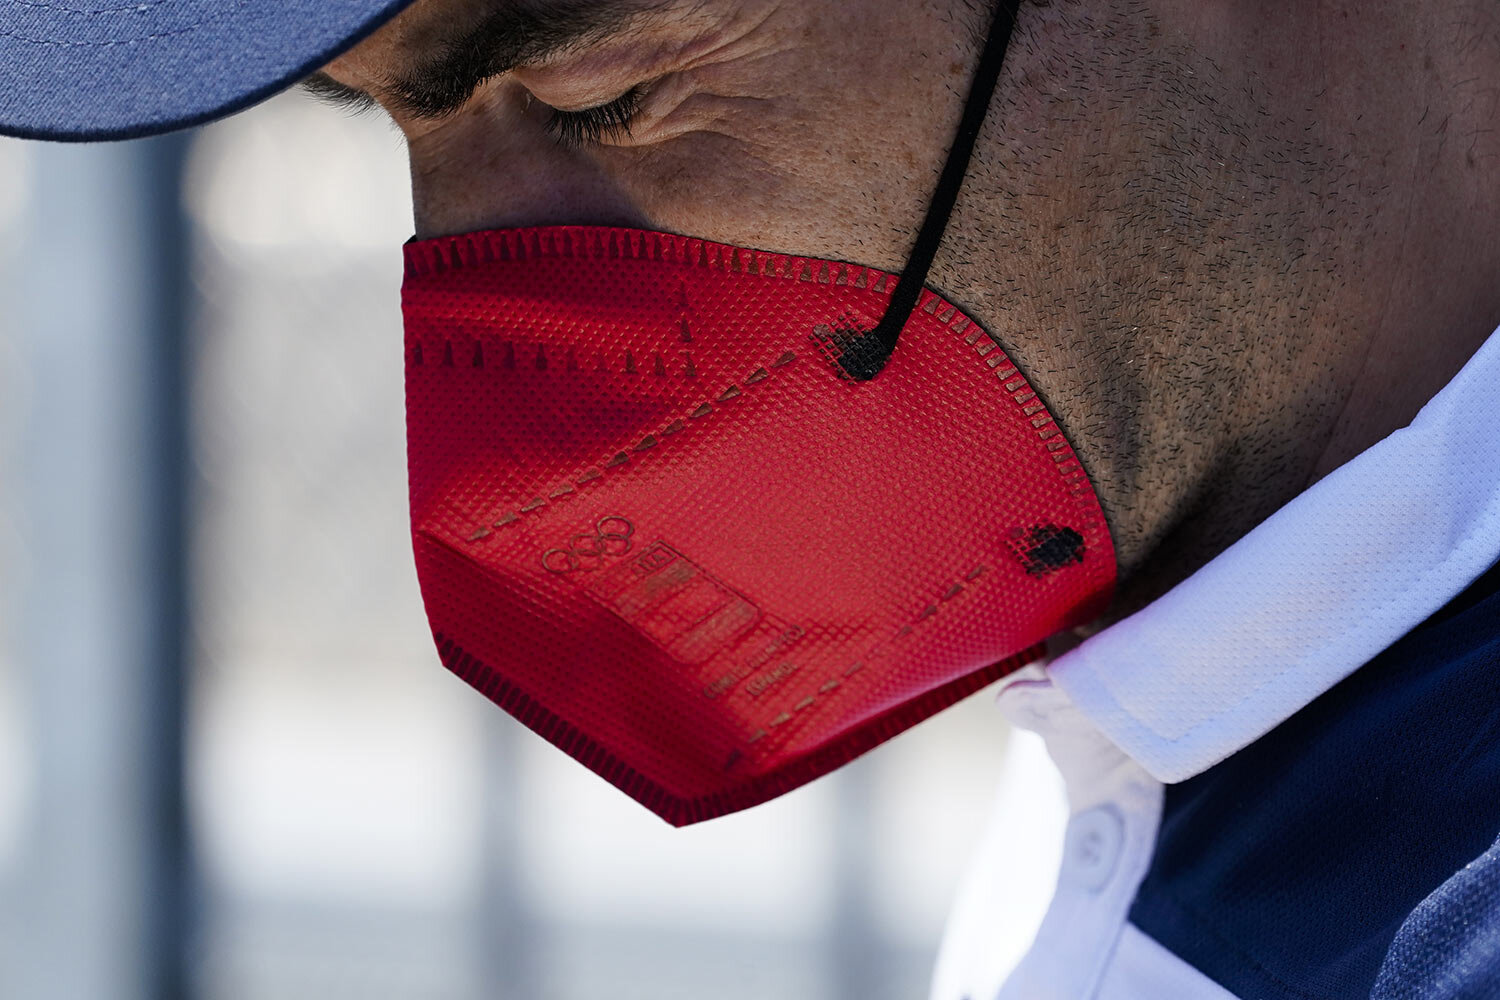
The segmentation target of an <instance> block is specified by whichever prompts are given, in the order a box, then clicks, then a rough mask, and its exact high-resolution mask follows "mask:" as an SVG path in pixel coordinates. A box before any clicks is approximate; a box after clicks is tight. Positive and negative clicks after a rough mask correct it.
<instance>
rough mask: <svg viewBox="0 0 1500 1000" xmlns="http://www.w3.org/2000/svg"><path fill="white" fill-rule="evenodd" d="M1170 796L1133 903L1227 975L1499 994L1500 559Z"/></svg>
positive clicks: (1337, 988)
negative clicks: (1323, 690) (1335, 681)
mask: <svg viewBox="0 0 1500 1000" xmlns="http://www.w3.org/2000/svg"><path fill="white" fill-rule="evenodd" d="M1165 796H1166V797H1165V802H1164V806H1163V813H1162V822H1161V828H1160V834H1159V837H1158V842H1157V848H1156V853H1155V856H1154V858H1153V862H1152V865H1151V868H1150V871H1149V872H1148V874H1147V875H1146V878H1145V880H1144V881H1143V882H1142V883H1141V886H1140V889H1139V891H1138V893H1137V896H1136V900H1135V903H1134V905H1133V907H1132V909H1131V911H1130V920H1131V922H1132V923H1133V924H1135V925H1136V926H1137V927H1138V928H1140V929H1141V930H1142V931H1144V932H1145V933H1147V934H1148V935H1150V936H1151V937H1152V938H1154V939H1156V940H1157V941H1158V942H1160V943H1161V944H1163V945H1165V946H1166V947H1167V948H1168V949H1169V950H1171V951H1172V952H1174V953H1175V954H1177V955H1178V956H1180V957H1181V958H1182V959H1184V960H1185V961H1187V962H1188V963H1190V964H1191V965H1193V966H1195V967H1196V968H1198V969H1199V970H1200V971H1201V972H1203V973H1204V974H1206V975H1207V976H1209V977H1210V978H1211V979H1213V980H1215V981H1217V982H1218V983H1220V984H1221V985H1223V986H1224V987H1225V988H1227V989H1228V990H1230V991H1231V992H1233V993H1235V994H1236V995H1238V996H1241V997H1255V998H1265V1000H1313V998H1316V1000H1365V998H1367V997H1371V996H1372V990H1373V991H1374V994H1373V995H1374V996H1375V997H1377V998H1380V1000H1398V998H1400V1000H1408V998H1409V1000H1418V998H1420V1000H1440V998H1441V1000H1458V998H1464V1000H1469V998H1478V997H1486V998H1500V848H1497V847H1496V836H1497V833H1500V566H1496V567H1495V568H1492V569H1491V570H1490V571H1489V572H1488V573H1486V574H1485V575H1484V576H1482V577H1480V579H1478V580H1477V581H1475V582H1474V583H1473V584H1472V585H1470V586H1469V587H1468V588H1467V589H1466V590H1465V591H1464V592H1463V593H1462V594H1460V595H1459V596H1458V597H1456V598H1454V599H1453V600H1452V601H1450V602H1449V603H1448V605H1446V606H1445V607H1444V608H1443V609H1442V610H1440V611H1438V612H1437V613H1436V614H1434V615H1432V616H1431V617H1430V618H1429V619H1428V620H1427V621H1425V622H1424V623H1423V624H1421V625H1420V626H1418V627H1417V628H1415V629H1413V630H1412V631H1411V632H1410V633H1408V634H1407V635H1406V636H1405V637H1404V638H1402V639H1401V640H1399V641H1398V642H1396V643H1395V644H1394V645H1393V646H1391V647H1390V648H1389V649H1387V650H1386V651H1385V652H1384V653H1382V654H1381V655H1379V656H1378V657H1376V658H1375V659H1374V660H1372V661H1370V662H1369V663H1368V664H1366V665H1365V666H1363V667H1361V668H1360V669H1359V670H1357V671H1355V672H1354V673H1353V674H1352V675H1350V676H1349V677H1348V678H1346V679H1345V680H1344V681H1342V682H1341V683H1339V684H1337V685H1335V686H1334V687H1333V688H1331V689H1330V690H1328V691H1327V692H1326V693H1325V694H1323V695H1322V696H1321V697H1319V698H1318V699H1316V700H1315V701H1313V702H1312V703H1311V704H1309V705H1308V706H1307V707H1306V708H1304V709H1303V710H1302V711H1300V712H1298V713H1296V714H1295V715H1293V716H1292V717H1291V718H1289V719H1287V720H1286V721H1285V722H1284V723H1282V724H1281V725H1280V726H1278V727H1277V728H1276V729H1274V730H1272V731H1271V732H1270V733H1268V734H1267V735H1266V736H1264V737H1262V738H1261V739H1259V740H1257V741H1256V742H1254V743H1253V744H1251V745H1250V746H1248V747H1246V748H1245V749H1243V750H1241V751H1240V752H1239V753H1237V754H1235V755H1233V756H1232V757H1230V758H1229V759H1227V760H1225V761H1224V762H1222V763H1220V764H1218V765H1217V766H1215V767H1212V768H1210V769H1209V770H1207V771H1205V772H1203V773H1201V774H1199V775H1197V776H1195V777H1193V778H1190V779H1188V780H1186V781H1183V782H1181V783H1180V784H1176V785H1171V786H1168V787H1167V789H1166V793H1165ZM1476 859H1477V860H1476ZM1471 862H1472V864H1471ZM1466 866H1468V867H1466Z"/></svg>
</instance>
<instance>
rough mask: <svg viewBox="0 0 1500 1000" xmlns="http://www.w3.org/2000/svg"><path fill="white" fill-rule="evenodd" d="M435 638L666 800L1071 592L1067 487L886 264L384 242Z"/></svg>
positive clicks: (550, 725)
mask: <svg viewBox="0 0 1500 1000" xmlns="http://www.w3.org/2000/svg"><path fill="white" fill-rule="evenodd" d="M406 267H407V274H406V283H405V288H404V293H403V298H404V307H405V313H406V364H407V436H408V449H409V471H410V484H411V516H412V532H413V537H414V541H415V553H416V561H417V570H418V576H419V578H420V581H421V585H422V593H423V597H424V600H425V602H426V606H427V612H428V616H429V619H430V622H431V625H432V629H433V632H434V635H435V636H436V639H437V644H438V648H439V650H440V652H441V655H442V658H443V662H444V663H445V664H446V665H447V666H448V667H449V668H450V669H451V670H453V671H454V672H455V673H457V674H459V675H460V676H461V677H463V678H464V679H465V680H466V681H468V682H469V683H470V684H472V685H473V686H475V687H476V688H478V689H479V690H481V691H482V692H484V693H485V694H486V695H488V696H489V697H490V698H491V699H493V700H494V701H495V702H496V703H498V704H499V705H500V706H502V707H503V708H505V709H506V710H507V711H509V712H510V713H512V714H513V715H515V716H516V717H517V718H518V719H520V720H521V721H522V722H524V723H525V724H526V725H527V726H529V727H531V728H532V729H533V730H535V731H536V732H538V733H539V734H541V735H542V736H544V737H545V738H547V739H548V740H550V741H551V742H553V743H555V744H556V745H558V746H559V747H561V748H562V749H563V750H565V751H567V752H568V753H569V754H571V755H573V756H574V757H576V758H577V759H579V760H580V761H582V762H583V763H584V764H586V765H587V766H588V767H590V768H591V769H593V770H594V771H596V772H598V773H599V774H600V775H602V776H603V777H605V778H607V779H608V780H609V781H611V782H613V783H614V784H615V785H617V786H619V787H620V788H621V789H623V790H624V791H625V792H627V793H628V794H629V795H631V796H632V797H634V798H636V799H637V800H639V801H640V802H641V803H642V804H644V805H645V806H647V807H648V808H650V809H651V810H652V811H654V812H656V813H658V814H660V815H661V816H662V817H664V818H665V819H667V820H668V821H669V822H672V823H674V824H683V823H689V822H694V821H697V820H702V819H707V818H710V817H713V816H716V815H720V814H722V813H726V812H731V811H734V810H736V809H741V808H745V807H747V806H751V805H754V804H756V803H758V802H762V801H764V800H766V799H768V798H772V797H774V796H776V795H778V794H780V793H782V792H785V791H787V790H789V789H791V788H794V787H796V786H797V785H800V784H802V783H804V782H806V781H809V780H811V779H812V778H815V777H818V776H819V775H821V774H823V773H826V772H827V771H829V770H832V769H833V768H835V767H837V766H838V765H840V764H842V763H844V762H846V761H848V760H849V759H850V758H852V757H854V756H856V755H858V754H860V753H862V752H864V751H865V750H867V749H869V748H871V747H873V746H875V745H876V744H878V743H880V742H882V741H883V740H886V739H888V738H890V737H891V736H893V735H895V734H896V733H898V732H900V731H902V730H903V729H906V728H908V727H909V726H912V725H914V724H915V723H917V722H919V721H921V720H922V719H923V718H926V717H927V716H928V715H930V714H932V713H933V712H936V711H938V710H940V709H942V708H945V707H947V706H948V705H950V704H952V703H953V702H954V701H956V700H958V699H959V698H962V697H963V696H965V695H967V694H970V693H972V692H973V691H975V690H977V689H979V688H980V687H981V686H983V685H985V684H987V683H988V682H990V681H992V680H994V679H996V678H998V677H1000V676H1002V675H1003V674H1004V673H1006V672H1007V671H1009V670H1012V669H1014V668H1016V667H1018V666H1020V665H1021V664H1022V663H1025V662H1027V661H1028V660H1030V659H1034V658H1035V657H1037V656H1038V655H1039V652H1040V650H1039V647H1038V644H1039V643H1041V642H1042V641H1043V640H1045V639H1046V638H1047V637H1048V636H1050V635H1052V634H1054V633H1056V632H1058V631H1060V630H1062V629H1064V628H1067V627H1069V626H1071V625H1076V624H1080V623H1082V622H1085V621H1087V620H1089V619H1090V618H1092V617H1094V616H1096V615H1097V614H1098V613H1099V612H1100V611H1101V610H1102V607H1103V605H1104V603H1105V602H1106V601H1107V599H1108V594H1109V590H1110V587H1111V584H1112V581H1113V578H1114V553H1113V548H1112V546H1111V543H1110V538H1109V533H1108V530H1107V528H1106V526H1105V522H1104V518H1103V515H1102V512H1101V510H1100V508H1099V504H1098V501H1097V500H1096V498H1095V496H1094V492H1093V490H1092V488H1091V487H1090V485H1089V482H1088V479H1087V478H1086V475H1085V473H1084V470H1083V469H1082V468H1081V467H1080V465H1079V463H1078V461H1077V459H1076V458H1075V456H1074V455H1073V452H1072V450H1071V448H1070V447H1069V446H1068V444H1067V442H1066V440H1065V439H1064V437H1063V435H1062V433H1061V431H1060V430H1059V429H1058V427H1057V425H1056V423H1055V422H1054V421H1053V420H1052V417H1051V416H1050V414H1048V412H1047V410H1046V408H1045V406H1044V405H1043V404H1042V401H1041V400H1040V399H1039V398H1038V397H1037V395H1036V393H1035V392H1034V391H1033V390H1032V389H1031V388H1030V386H1029V385H1028V384H1027V382H1026V379H1025V378H1024V377H1023V376H1022V375H1021V373H1020V372H1019V371H1017V369H1016V367H1015V365H1013V364H1012V363H1011V362H1010V360H1009V359H1008V358H1007V357H1006V355H1005V354H1004V353H1003V351H1002V350H1001V349H1000V348H999V347H998V346H996V344H995V342H994V341H993V340H991V339H990V337H989V336H988V335H987V334H986V333H984V332H983V331H982V330H981V329H980V327H979V326H978V325H977V324H975V323H973V322H971V321H970V320H969V319H968V318H967V317H965V316H964V315H962V314H961V313H960V312H958V311H957V310H956V309H955V308H954V307H953V306H952V305H950V304H948V303H947V302H945V301H943V300H942V299H941V298H939V297H938V296H937V295H935V294H933V293H931V292H923V294H922V297H921V299H920V300H919V302H918V304H917V307H916V309H915V310H914V311H913V313H912V314H911V317H910V319H909V320H908V322H907V323H906V325H905V329H904V331H903V332H902V334H901V340H900V348H899V350H897V351H896V352H895V353H894V355H893V356H892V357H891V359H890V361H889V362H888V363H887V364H886V365H885V367H884V369H883V371H882V372H881V373H880V375H879V377H878V378H874V379H871V380H868V381H855V380H852V379H849V378H846V377H842V376H843V372H842V371H841V370H840V369H839V367H838V366H837V364H836V363H835V362H836V358H837V353H838V351H839V350H840V346H841V337H843V336H844V334H843V331H849V330H860V329H868V328H870V327H871V326H873V325H874V324H875V322H876V321H877V320H879V318H880V317H881V316H882V314H883V312H884V310H885V307H886V305H887V303H888V301H889V298H890V294H891V286H893V285H894V284H895V279H894V278H893V277H891V276H888V275H885V274H883V273H880V272H877V271H873V270H869V269H866V268H862V267H856V266H852V265H844V264H835V263H831V262H825V261H819V260H809V259H803V258H796V257H786V256H781V255H777V254H770V253H760V252H756V251H750V250H742V249H736V248H732V247H727V246H722V245H716V244H712V243H707V242H704V241H702V240H694V239H686V238H682V237H677V236H670V235H666V234H661V233H650V232H642V231H636V230H622V229H600V228H584V227H557V228H544V229H523V230H510V231H497V232H487V233H478V234H472V235H467V236H459V237H450V238H443V239H438V240H431V241H428V242H424V243H415V244H411V245H409V246H408V247H407V250H406Z"/></svg>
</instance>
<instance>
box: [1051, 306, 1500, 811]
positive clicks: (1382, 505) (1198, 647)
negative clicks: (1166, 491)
mask: <svg viewBox="0 0 1500 1000" xmlns="http://www.w3.org/2000/svg"><path fill="white" fill-rule="evenodd" d="M1497 559H1500V330H1497V331H1496V332H1495V333H1494V334H1492V335H1491V336H1490V338H1489V340H1488V341H1487V342H1486V343H1485V344H1484V346H1483V347H1481V348H1480V350H1479V352H1478V353H1477V354H1475V355H1474V356H1473V357H1472V358H1471V359H1470V360H1469V362H1468V364H1466V365H1465V366H1464V368H1463V370H1462V371H1461V372H1459V374H1458V375H1457V376H1456V377H1455V378H1454V379H1453V381H1452V382H1450V383H1449V384H1448V385H1447V386H1446V387H1444V389H1443V390H1442V392H1440V393H1438V394H1437V395H1436V396H1434V397H1433V398H1432V400H1431V401H1430V402H1429V403H1428V404H1427V405H1426V406H1425V407H1423V408H1422V412H1421V413H1419V414H1418V415H1417V417H1416V419H1415V420H1413V421H1412V423H1411V425H1410V426H1408V427H1405V428H1403V429H1401V430H1399V431H1397V432H1396V433H1394V434H1392V435H1391V436H1390V437H1387V438H1386V439H1385V440H1383V441H1381V442H1380V443H1378V444H1376V445H1375V446H1374V447H1372V448H1370V449H1369V450H1367V451H1365V452H1364V453H1362V454H1361V455H1359V456H1358V457H1356V458H1355V459H1353V460H1352V461H1350V462H1348V463H1347V464H1345V465H1344V466H1342V467H1340V468H1339V469H1337V470H1335V471H1334V472H1332V473H1330V474H1329V475H1328V476H1326V477H1325V478H1324V479H1323V480H1321V481H1320V482H1318V483H1317V484H1315V485H1314V486H1313V487H1312V488H1311V489H1309V490H1307V491H1306V492H1304V493H1303V494H1301V495H1300V496H1298V497H1297V498H1296V499H1294V500H1292V502H1291V503H1289V504H1287V505H1286V506H1285V507H1283V508H1282V509H1281V510H1279V511H1277V512H1276V513H1275V514H1274V515H1272V516H1271V517H1270V518H1268V519H1267V520H1266V521H1265V522H1263V523H1262V524H1260V525H1259V526H1258V527H1256V528H1255V529H1254V530H1253V531H1251V532H1250V533H1249V534H1248V535H1245V536H1244V537H1243V538H1241V539H1240V540H1239V541H1237V542H1236V543H1235V544H1234V545H1232V546H1231V547H1230V548H1229V549H1227V550H1226V551H1224V552H1223V553H1222V554H1221V555H1219V556H1218V557H1217V558H1215V559H1214V560H1213V561H1211V562H1210V563H1208V564H1207V565H1206V566H1204V567H1203V568H1202V569H1200V570H1199V571H1198V572H1196V573H1194V574H1193V575H1192V576H1191V577H1189V578H1188V579H1187V580H1184V581H1183V582H1182V583H1180V584H1178V585H1177V587H1175V588H1174V589H1173V590H1171V591H1170V592H1169V593H1167V594H1166V595H1165V596H1163V597H1161V598H1160V599H1159V600H1157V601H1156V602H1154V603H1153V604H1151V605H1150V606H1148V607H1146V608H1145V609H1143V610H1141V611H1140V612H1138V613H1136V614H1134V615H1132V616H1131V617H1129V618H1127V619H1125V620H1123V621H1121V622H1119V623H1117V624H1115V625H1113V626H1111V627H1110V628H1108V629H1106V630H1105V631H1103V632H1100V633H1099V634H1098V635H1095V636H1093V637H1092V638H1090V639H1089V640H1087V641H1086V642H1084V643H1083V644H1082V645H1080V646H1078V647H1077V648H1075V649H1073V650H1071V651H1070V652H1068V653H1066V654H1064V655H1062V656H1060V657H1058V658H1057V659H1056V660H1054V661H1053V662H1052V663H1051V664H1050V665H1049V666H1048V668H1047V673H1048V675H1049V676H1050V677H1051V680H1052V682H1053V683H1054V684H1055V685H1057V686H1058V687H1060V688H1062V689H1063V691H1064V692H1066V694H1067V695H1068V697H1069V698H1070V699H1071V700H1072V702H1073V703H1074V704H1075V705H1076V706H1077V707H1078V708H1079V710H1080V711H1081V712H1082V713H1083V714H1084V715H1085V716H1087V717H1088V718H1089V720H1090V721H1091V722H1092V723H1093V724H1094V725H1095V726H1097V727H1098V728H1099V729H1100V730H1101V731H1102V732H1103V733H1104V735H1105V736H1107V737H1108V738H1109V739H1110V740H1111V741H1112V742H1114V743H1115V744H1116V745H1118V746H1119V747H1120V749H1121V750H1123V751H1124V752H1125V753H1126V754H1128V755H1129V756H1130V757H1132V758H1134V759H1135V760H1136V761H1137V762H1138V763H1139V764H1140V765H1141V766H1142V767H1143V768H1145V770H1146V771H1148V772H1149V773H1150V774H1151V775H1152V776H1153V777H1155V778H1157V779H1158V780H1160V781H1166V782H1173V781H1181V780H1184V779H1186V778H1189V777H1192V776H1193V775H1195V774H1198V773H1200V772H1202V771H1204V770H1207V769H1208V768H1209V767H1212V766H1213V765H1214V764H1217V763H1218V762H1219V761H1221V760H1223V759H1224V758H1226V757H1228V756H1229V755H1230V754H1233V753H1234V752H1235V751H1237V750H1240V749H1241V748H1243V747H1245V746H1247V745H1248V744H1250V743H1252V742H1254V741H1255V740H1256V739H1258V738H1259V737H1261V736H1262V735H1264V734H1265V733H1267V732H1269V731H1270V730H1271V729H1273V728H1275V727H1276V726H1277V725H1278V724H1279V723H1281V722H1282V721H1283V720H1284V719H1286V718H1287V717H1288V716H1290V715H1292V714H1293V713H1294V712H1296V711H1298V710H1299V709H1301V708H1302V707H1303V706H1305V705H1306V704H1307V703H1308V702H1310V701H1312V700H1313V699H1314V698H1316V697H1317V696H1318V695H1320V694H1322V693H1323V692H1324V691H1326V690H1328V689H1329V688H1331V687H1333V685H1335V684H1336V683H1338V682H1339V681H1340V680H1342V679H1343V678H1344V677H1346V676H1348V675H1349V674H1350V673H1352V672H1353V671H1354V670H1355V669H1357V668H1358V667H1359V666H1360V665H1362V664H1364V663H1365V662H1367V661H1368V660H1370V659H1372V658H1373V657H1374V656H1375V655H1376V654H1378V653H1379V652H1380V651H1381V650H1383V649H1385V648H1386V647H1387V646H1389V645H1390V644H1391V643H1393V642H1395V641H1396V640H1397V639H1399V638H1400V637H1401V636H1403V635H1405V634H1406V633H1407V632H1408V631H1410V630H1411V629H1412V628H1413V627H1415V626H1416V625H1418V624H1419V623H1420V622H1421V621H1422V620H1423V619H1425V618H1427V617H1428V616H1429V615H1430V614H1432V613H1433V612H1434V611H1436V610H1437V609H1439V608H1441V607H1442V606H1443V605H1444V604H1446V603H1447V602H1448V601H1449V600H1450V599H1451V598H1452V597H1454V596H1455V595H1456V594H1458V593H1459V592H1461V591H1462V590H1463V589H1464V588H1465V587H1467V586H1468V585H1469V583H1470V582H1472V581H1473V580H1474V579H1475V578H1476V577H1477V576H1479V575H1480V574H1481V573H1483V572H1484V571H1485V570H1486V569H1487V568H1489V567H1490V566H1491V565H1493V564H1494V563H1495V562H1496V561H1497Z"/></svg>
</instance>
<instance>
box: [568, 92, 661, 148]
mask: <svg viewBox="0 0 1500 1000" xmlns="http://www.w3.org/2000/svg"><path fill="white" fill-rule="evenodd" d="M641 93H642V88H641V87H632V88H630V89H629V90H628V91H626V92H625V93H623V94H621V95H620V96H619V97H617V98H615V99H614V100H613V101H610V102H609V103H608V104H601V105H599V106H598V107H596V108H584V109H583V110H582V111H560V110H558V109H557V108H553V109H552V114H551V116H550V117H549V118H548V119H547V125H546V129H547V132H548V134H549V135H551V136H552V137H553V138H554V139H556V140H557V142H558V144H559V145H562V146H567V147H569V148H572V149H576V148H578V147H579V146H594V145H597V144H598V143H599V140H601V139H603V138H606V137H609V136H616V135H620V134H622V133H624V134H626V135H628V134H629V133H630V123H631V121H633V120H634V119H635V116H636V113H637V112H638V111H640V109H641Z"/></svg>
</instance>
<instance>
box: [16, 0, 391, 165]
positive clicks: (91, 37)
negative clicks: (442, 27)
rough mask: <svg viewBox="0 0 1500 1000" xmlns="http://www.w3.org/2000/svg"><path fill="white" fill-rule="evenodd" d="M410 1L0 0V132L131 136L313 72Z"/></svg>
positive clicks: (197, 119) (239, 103)
mask: <svg viewBox="0 0 1500 1000" xmlns="http://www.w3.org/2000/svg"><path fill="white" fill-rule="evenodd" d="M411 2H412V0H133V2H132V0H95V2H91V3H88V4H70V5H64V4H58V3H46V2H39V0H0V134H6V135H13V136H20V137H23V138H32V139H60V140H89V139H131V138H136V137H139V136H146V135H154V134H157V133H160V132H168V131H171V130H173V129H178V128H184V127H186V126H189V125H197V124H200V123H202V122H206V121H209V120H211V119H214V118H218V117H220V116H222V115H226V114H229V113H231V112H234V111H238V110H240V109H241V108H244V107H248V106H249V105H251V104H254V103H255V102H257V101H260V100H262V99H264V98H266V97H269V96H270V95H271V94H274V93H275V92H277V91H278V90H281V89H283V88H284V87H286V86H287V85H289V84H291V83H293V82H295V81H296V80H299V79H301V78H302V77H304V76H306V75H307V74H308V73H311V72H313V71H314V70H316V69H317V68H318V67H320V66H322V65H323V64H324V63H326V62H328V61H329V60H331V59H333V58H334V57H336V56H337V55H339V53H341V52H343V51H345V50H346V49H348V48H349V47H351V46H352V45H354V44H355V43H357V42H358V41H359V40H360V39H362V38H364V37H365V36H366V35H368V34H370V33H371V32H372V31H374V30H375V29H376V28H378V27H379V26H380V25H381V24H383V23H385V22H386V21H387V20H389V19H390V18H391V17H393V16H394V15H395V14H396V13H398V12H399V11H400V10H401V9H402V8H403V7H406V6H408V5H409V4H410V3H411Z"/></svg>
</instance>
